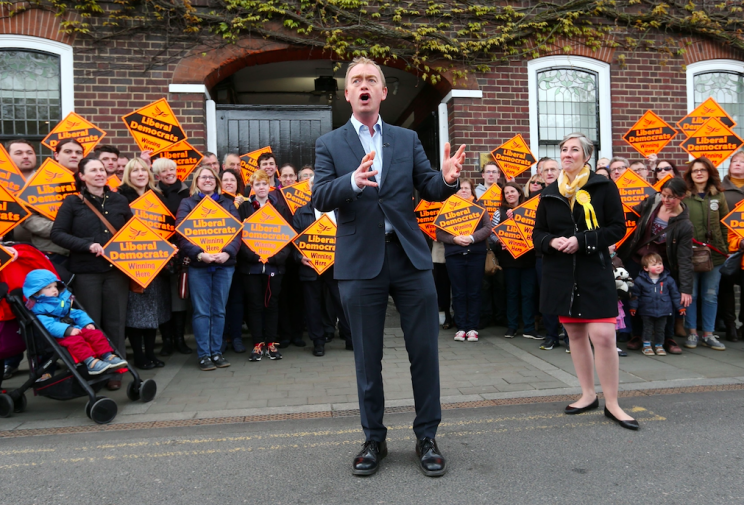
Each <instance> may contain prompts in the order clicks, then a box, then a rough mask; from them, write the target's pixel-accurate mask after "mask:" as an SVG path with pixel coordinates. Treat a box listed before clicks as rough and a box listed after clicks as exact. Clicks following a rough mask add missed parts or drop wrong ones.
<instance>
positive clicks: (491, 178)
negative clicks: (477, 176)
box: [475, 161, 501, 198]
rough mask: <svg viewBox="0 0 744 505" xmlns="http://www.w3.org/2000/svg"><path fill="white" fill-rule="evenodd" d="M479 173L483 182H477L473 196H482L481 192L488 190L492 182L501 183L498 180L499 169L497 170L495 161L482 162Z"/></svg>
mask: <svg viewBox="0 0 744 505" xmlns="http://www.w3.org/2000/svg"><path fill="white" fill-rule="evenodd" d="M481 174H483V184H478V185H477V186H476V187H475V196H476V198H480V197H481V196H483V193H485V192H486V191H488V188H490V187H491V186H492V185H494V184H498V185H499V186H501V183H500V182H499V178H500V177H501V170H499V167H498V165H496V162H495V161H487V162H486V163H484V164H483V166H482V167H481Z"/></svg>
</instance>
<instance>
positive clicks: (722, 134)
mask: <svg viewBox="0 0 744 505" xmlns="http://www.w3.org/2000/svg"><path fill="white" fill-rule="evenodd" d="M742 145H744V140H742V139H741V137H739V136H738V135H737V134H736V133H734V132H733V131H732V130H731V128H729V127H728V126H726V125H725V124H723V123H722V122H721V121H720V120H719V119H718V118H715V117H712V118H710V119H708V120H707V121H706V122H705V123H703V125H702V126H701V127H700V128H698V130H697V131H696V132H695V133H693V134H692V135H690V136H689V137H687V139H685V140H684V141H683V142H682V143H681V144H680V147H682V149H684V150H685V151H687V153H688V154H689V155H690V156H692V157H693V158H699V157H701V156H705V157H706V158H708V159H709V160H710V161H712V162H713V165H715V166H716V167H717V166H718V165H720V164H721V163H723V161H724V160H725V159H726V158H728V157H729V156H731V155H732V154H734V152H736V150H737V149H739V148H740V147H741V146H742Z"/></svg>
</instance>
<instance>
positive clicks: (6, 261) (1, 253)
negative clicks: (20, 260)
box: [0, 245, 14, 270]
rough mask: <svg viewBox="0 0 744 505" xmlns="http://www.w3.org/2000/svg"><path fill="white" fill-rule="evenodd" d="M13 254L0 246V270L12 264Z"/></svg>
mask: <svg viewBox="0 0 744 505" xmlns="http://www.w3.org/2000/svg"><path fill="white" fill-rule="evenodd" d="M13 259H14V257H13V254H12V253H11V252H10V251H9V250H7V249H6V248H5V247H3V246H1V245H0V270H2V269H3V268H5V267H7V266H8V265H10V264H11V263H13Z"/></svg>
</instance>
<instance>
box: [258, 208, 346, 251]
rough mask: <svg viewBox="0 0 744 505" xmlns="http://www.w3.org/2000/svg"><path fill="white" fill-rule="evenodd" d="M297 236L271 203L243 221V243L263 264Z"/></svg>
mask: <svg viewBox="0 0 744 505" xmlns="http://www.w3.org/2000/svg"><path fill="white" fill-rule="evenodd" d="M334 235H335V233H334ZM296 236H297V233H295V231H294V228H292V226H290V224H289V223H288V222H287V221H285V220H284V218H283V217H282V215H281V214H279V212H278V211H277V210H276V209H275V208H274V206H273V205H271V204H270V203H267V204H266V205H264V206H263V207H261V208H260V209H258V210H257V211H256V212H254V213H253V214H251V216H250V217H249V218H248V219H246V220H245V221H243V242H244V243H245V245H247V246H248V249H250V250H251V251H253V252H254V253H256V254H258V256H259V258H260V259H261V263H266V262H268V261H269V258H271V257H272V256H274V255H275V254H276V253H278V252H279V251H281V250H282V249H283V248H284V246H286V245H287V244H289V243H290V242H291V241H292V240H294V238H295V237H296ZM334 244H335V238H334ZM334 250H335V246H334Z"/></svg>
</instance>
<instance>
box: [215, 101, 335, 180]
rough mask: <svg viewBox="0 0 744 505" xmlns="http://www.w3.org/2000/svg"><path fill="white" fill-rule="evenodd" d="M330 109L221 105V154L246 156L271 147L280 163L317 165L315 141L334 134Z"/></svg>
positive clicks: (218, 111) (218, 107)
mask: <svg viewBox="0 0 744 505" xmlns="http://www.w3.org/2000/svg"><path fill="white" fill-rule="evenodd" d="M331 128H332V123H331V107H330V106H301V105H298V106H294V105H217V150H218V154H219V156H220V161H222V160H221V158H222V157H223V156H224V155H225V154H227V153H234V154H245V153H248V152H251V151H255V150H256V149H260V148H262V147H265V146H271V150H272V152H273V153H274V154H275V155H276V160H277V163H279V164H280V165H281V164H283V163H292V164H293V165H294V166H295V168H297V170H299V169H300V167H302V165H308V164H309V165H312V164H313V163H314V162H315V140H316V139H317V138H318V137H320V136H321V135H323V134H324V133H328V132H329V131H331Z"/></svg>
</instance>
